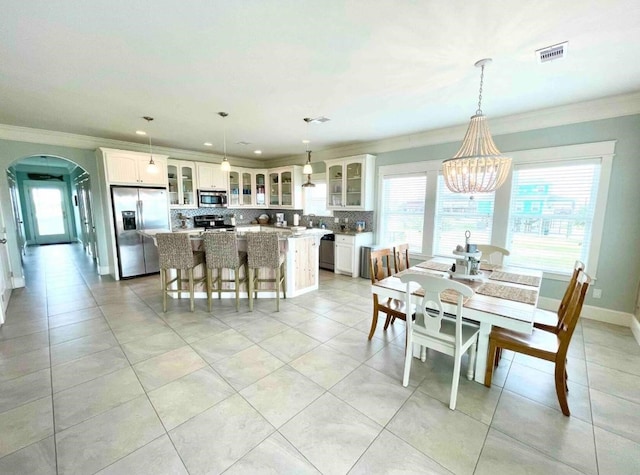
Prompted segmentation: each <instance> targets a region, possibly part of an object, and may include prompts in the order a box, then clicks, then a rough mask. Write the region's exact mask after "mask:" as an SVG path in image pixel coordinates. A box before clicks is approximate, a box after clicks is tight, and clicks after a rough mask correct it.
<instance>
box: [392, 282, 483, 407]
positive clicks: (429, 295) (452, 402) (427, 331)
mask: <svg viewBox="0 0 640 475" xmlns="http://www.w3.org/2000/svg"><path fill="white" fill-rule="evenodd" d="M400 280H401V281H402V282H404V283H405V284H407V290H406V302H405V305H407V306H409V305H411V290H412V285H411V284H412V283H416V284H418V285H419V286H420V287H421V288H422V290H423V291H424V296H423V297H422V299H421V301H420V303H419V304H416V319H415V322H414V321H412V319H411V318H409V319H407V348H406V350H405V353H406V354H405V360H404V376H403V378H402V385H403V386H405V387H406V386H407V385H408V384H409V374H410V372H411V362H412V360H413V345H419V346H420V359H421V360H422V361H425V360H426V348H432V349H434V350H436V351H438V352H440V353H444V354H446V355H449V356H453V358H454V360H453V380H452V382H451V396H450V398H449V408H450V409H451V410H455V408H456V400H457V398H458V383H459V381H460V368H461V366H462V356H463V355H464V354H465V352H467V351H468V352H469V367H468V370H467V379H469V380H471V379H473V371H474V368H475V361H476V349H477V344H478V334H479V333H480V327H479V326H478V325H475V324H472V323H468V322H463V321H462V305H463V301H464V298H465V297H466V298H469V297H471V296H472V295H473V290H471V288H470V287H469V286H467V285H465V284H463V283H461V282H457V281H455V280H451V279H443V278H442V277H439V276H431V275H426V274H418V273H411V272H409V273H407V274H404V275H402V276H401V277H400ZM413 290H414V291H415V285H414V286H413ZM451 290H452V291H454V292H456V293H457V296H456V314H455V320H453V319H452V318H451V315H449V316H448V317H447V318H445V314H444V307H443V305H442V300H441V297H442V292H444V291H451Z"/></svg>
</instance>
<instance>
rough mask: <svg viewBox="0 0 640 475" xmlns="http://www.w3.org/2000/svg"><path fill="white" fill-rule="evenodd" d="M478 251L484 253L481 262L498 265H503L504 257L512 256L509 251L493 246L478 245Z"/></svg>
mask: <svg viewBox="0 0 640 475" xmlns="http://www.w3.org/2000/svg"><path fill="white" fill-rule="evenodd" d="M478 251H480V252H482V257H481V258H480V259H481V262H486V263H488V264H497V265H502V262H503V261H504V257H505V256H508V255H509V254H511V253H510V252H509V251H508V250H507V249H505V248H503V247H498V246H494V245H492V244H478Z"/></svg>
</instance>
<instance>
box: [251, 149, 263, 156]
mask: <svg viewBox="0 0 640 475" xmlns="http://www.w3.org/2000/svg"><path fill="white" fill-rule="evenodd" d="M253 153H255V154H256V155H262V150H254V151H253Z"/></svg>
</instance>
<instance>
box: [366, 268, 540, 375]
mask: <svg viewBox="0 0 640 475" xmlns="http://www.w3.org/2000/svg"><path fill="white" fill-rule="evenodd" d="M453 262H454V259H446V258H435V259H431V260H429V261H425V262H422V263H420V264H418V265H416V266H412V267H411V268H409V270H408V272H411V271H415V272H420V273H429V274H434V275H439V276H441V277H443V278H450V276H449V274H448V272H447V271H446V270H439V269H437V268H443V267H444V266H445V265H451V264H452V263H453ZM429 267H432V268H429ZM405 272H407V271H405ZM482 272H483V278H482V279H481V280H475V281H470V280H460V281H461V282H462V283H464V284H466V285H468V286H469V287H471V288H472V289H473V290H474V295H473V296H472V297H471V298H469V299H468V300H467V301H466V302H465V303H464V306H463V311H462V316H463V317H464V318H465V319H467V320H472V321H475V322H477V323H479V325H480V334H479V337H478V357H477V358H476V368H475V380H476V382H478V383H484V373H485V369H486V364H487V351H488V347H489V334H490V333H491V328H492V327H493V326H494V325H495V326H498V327H502V328H506V329H508V330H514V331H518V332H522V333H527V334H531V333H532V331H533V321H534V316H535V312H536V305H537V302H538V296H539V293H540V285H541V282H542V272H541V271H538V270H532V269H523V268H520V267H496V266H493V267H492V270H483V271H482ZM494 272H495V273H496V274H494V275H495V276H500V277H503V278H504V277H505V276H507V277H512V278H513V280H521V281H527V282H529V284H528V285H525V284H522V283H516V282H511V281H504V280H492V279H491V275H492V274H493V273H494ZM516 276H520V277H521V278H520V279H517V278H515V277H516ZM532 282H533V283H532ZM536 282H537V283H536ZM484 284H495V285H493V287H494V288H498V290H509V288H512V289H514V292H516V291H515V289H524V290H525V291H526V293H527V295H528V296H529V297H530V299H529V301H528V302H523V301H516V300H511V299H508V298H503V297H498V296H492V295H483V294H481V293H478V292H479V291H480V292H483V289H482V288H481V286H483V285H484ZM502 287H505V288H506V289H501V288H502ZM484 288H487V287H486V286H485V287H484ZM418 290H419V289H418V288H417V287H416V288H415V290H414V289H411V291H412V301H415V302H416V303H417V302H418V301H419V299H420V298H421V296H420V295H416V291H418ZM371 292H372V293H373V294H377V295H378V299H379V300H382V299H386V298H393V299H398V300H403V301H404V300H405V295H406V284H404V283H402V282H401V281H400V279H399V278H398V277H395V276H391V277H387V278H385V279H382V280H380V281H379V282H377V283H375V284H372V285H371ZM531 300H533V301H531ZM443 306H444V310H445V312H447V313H451V314H455V313H456V306H455V304H453V303H448V302H446V301H443ZM414 355H415V353H414Z"/></svg>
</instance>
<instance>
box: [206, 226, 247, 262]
mask: <svg viewBox="0 0 640 475" xmlns="http://www.w3.org/2000/svg"><path fill="white" fill-rule="evenodd" d="M202 239H203V241H204V252H205V256H206V262H207V267H208V268H209V269H235V268H236V267H238V266H239V265H240V258H239V257H238V236H237V235H236V233H230V232H213V233H206V232H205V233H204V234H202Z"/></svg>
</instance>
